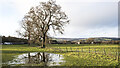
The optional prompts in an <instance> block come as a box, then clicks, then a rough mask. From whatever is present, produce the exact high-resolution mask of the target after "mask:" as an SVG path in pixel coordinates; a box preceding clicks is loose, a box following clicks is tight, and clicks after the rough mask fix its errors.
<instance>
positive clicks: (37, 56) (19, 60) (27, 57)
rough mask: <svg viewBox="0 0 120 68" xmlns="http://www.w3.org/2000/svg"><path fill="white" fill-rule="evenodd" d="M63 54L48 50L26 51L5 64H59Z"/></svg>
mask: <svg viewBox="0 0 120 68" xmlns="http://www.w3.org/2000/svg"><path fill="white" fill-rule="evenodd" d="M63 59H64V58H63V56H62V55H59V54H54V53H46V52H33V53H30V52H29V53H24V54H21V55H17V56H15V58H14V59H13V60H12V61H9V62H7V63H4V64H8V65H16V64H40V63H44V65H45V66H59V65H61V64H62V63H63V62H65V61H64V60H63Z"/></svg>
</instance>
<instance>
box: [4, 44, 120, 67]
mask: <svg viewBox="0 0 120 68" xmlns="http://www.w3.org/2000/svg"><path fill="white" fill-rule="evenodd" d="M66 48H67V49H66ZM71 48H72V51H71ZM89 48H90V49H89ZM104 50H105V52H104ZM89 51H90V52H89ZM39 52H40V53H39ZM43 52H45V56H46V57H49V58H47V59H45V60H43V59H42V58H43V57H42V56H41V55H43ZM29 53H30V58H29ZM38 54H39V57H38ZM119 54H120V53H119ZM119 54H118V45H75V44H72V45H66V44H61V45H60V44H59V45H58V44H55V45H53V44H52V45H48V46H47V47H46V48H45V49H41V48H39V47H36V46H27V45H3V47H2V61H3V63H4V64H3V66H6V65H15V66H24V65H25V66H31V65H32V66H45V65H46V66H118V64H119V63H120V62H118V58H120V57H118V55H119ZM47 55H49V56H47ZM20 56H22V57H20ZM50 57H52V58H54V59H52V60H51V58H50ZM18 58H19V59H20V61H19V60H16V59H18ZM31 58H34V60H30V59H31ZM38 59H39V60H38ZM29 60H30V61H29ZM33 61H34V62H33Z"/></svg>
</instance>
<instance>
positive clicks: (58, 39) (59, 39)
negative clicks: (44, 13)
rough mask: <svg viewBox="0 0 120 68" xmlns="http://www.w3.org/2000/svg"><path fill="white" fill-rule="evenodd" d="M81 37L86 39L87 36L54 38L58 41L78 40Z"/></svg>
mask: <svg viewBox="0 0 120 68" xmlns="http://www.w3.org/2000/svg"><path fill="white" fill-rule="evenodd" d="M81 39H85V38H54V40H57V41H65V40H66V41H78V40H81Z"/></svg>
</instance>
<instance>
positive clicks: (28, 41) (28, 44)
mask: <svg viewBox="0 0 120 68" xmlns="http://www.w3.org/2000/svg"><path fill="white" fill-rule="evenodd" d="M28 46H30V32H29V35H28Z"/></svg>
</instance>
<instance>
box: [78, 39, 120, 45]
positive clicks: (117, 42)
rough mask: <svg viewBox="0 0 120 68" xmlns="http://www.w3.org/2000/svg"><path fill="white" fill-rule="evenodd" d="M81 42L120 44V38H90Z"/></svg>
mask: <svg viewBox="0 0 120 68" xmlns="http://www.w3.org/2000/svg"><path fill="white" fill-rule="evenodd" d="M80 44H120V40H119V39H114V40H113V39H108V40H98V39H97V40H96V39H95V38H88V39H86V40H80Z"/></svg>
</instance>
